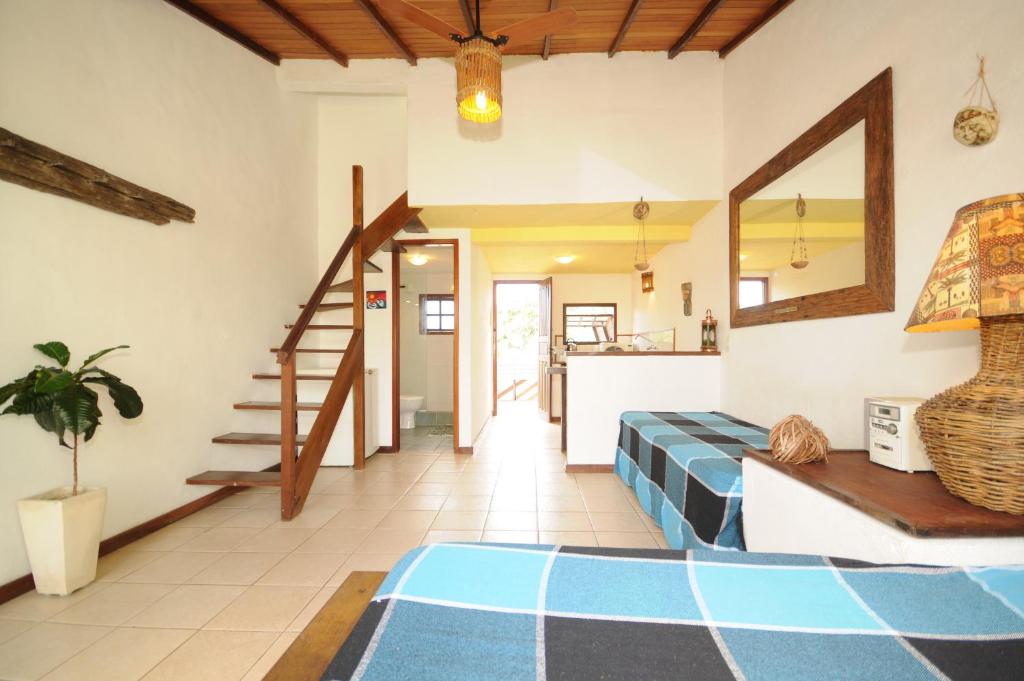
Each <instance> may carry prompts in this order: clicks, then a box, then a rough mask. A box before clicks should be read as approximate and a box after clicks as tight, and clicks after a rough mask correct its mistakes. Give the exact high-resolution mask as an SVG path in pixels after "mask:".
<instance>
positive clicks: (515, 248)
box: [481, 242, 665, 276]
mask: <svg viewBox="0 0 1024 681" xmlns="http://www.w3.org/2000/svg"><path fill="white" fill-rule="evenodd" d="M664 245H665V244H652V243H650V242H648V244H647V256H648V258H653V257H654V254H655V253H657V252H658V251H660V250H661V249H662V248H663V247H664ZM481 248H482V250H483V252H484V257H486V258H487V265H488V267H490V269H491V272H492V273H493V274H494V275H495V276H497V275H499V274H621V273H624V272H633V271H634V270H633V244H621V243H620V244H609V243H600V242H589V243H580V242H575V243H544V244H527V243H521V244H502V245H487V244H481ZM560 255H574V256H576V258H575V260H573V261H572V262H571V263H569V264H568V265H562V264H560V263H558V262H556V261H555V258H556V257H557V256H560Z"/></svg>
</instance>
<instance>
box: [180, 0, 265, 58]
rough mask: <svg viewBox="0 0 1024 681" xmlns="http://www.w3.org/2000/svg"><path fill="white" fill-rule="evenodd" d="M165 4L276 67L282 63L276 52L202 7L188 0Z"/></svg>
mask: <svg viewBox="0 0 1024 681" xmlns="http://www.w3.org/2000/svg"><path fill="white" fill-rule="evenodd" d="M165 2H167V4H169V5H173V6H174V7H177V8H178V9H180V10H181V11H182V12H184V13H185V14H187V15H189V16H190V17H192V18H193V19H195V20H196V21H199V22H200V23H203V24H206V25H207V26H209V27H210V28H212V29H213V30H215V31H217V33H220V34H221V35H222V36H224V37H225V38H229V39H231V40H234V41H235V42H236V43H238V44H239V45H241V46H242V47H244V48H245V49H247V50H249V51H250V52H252V53H253V54H256V55H259V56H260V57H263V58H264V59H266V60H267V61H269V62H270V63H271V64H273V65H274V66H277V65H278V64H280V63H281V57H280V56H278V55H277V54H276V53H275V52H271V51H270V50H268V49H267V48H265V47H263V46H262V45H260V44H259V43H258V42H256V41H255V40H253V39H252V38H250V37H249V36H247V35H245V34H243V33H242V32H241V31H238V30H237V29H235V28H232V27H231V26H228V25H227V24H225V23H224V22H223V21H221V20H220V19H218V18H217V17H215V16H213V15H212V14H210V13H209V12H207V11H206V10H205V9H202V8H201V7H196V6H195V5H193V4H192V3H191V2H189V1H188V0H165Z"/></svg>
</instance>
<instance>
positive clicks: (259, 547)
mask: <svg viewBox="0 0 1024 681" xmlns="http://www.w3.org/2000/svg"><path fill="white" fill-rule="evenodd" d="M316 532H317V530H315V529H313V528H309V527H294V528H285V529H278V528H274V527H269V528H267V529H265V530H262V531H261V532H260V533H259V534H257V535H254V536H252V537H250V538H249V539H246V540H245V541H244V542H242V543H241V544H239V545H238V546H236V547H235V549H234V550H235V551H243V552H247V553H248V552H255V553H290V552H291V551H294V550H295V548H296V547H297V546H299V545H300V544H302V542H304V541H306V540H307V539H309V538H310V537H312V536H313V535H314V534H316Z"/></svg>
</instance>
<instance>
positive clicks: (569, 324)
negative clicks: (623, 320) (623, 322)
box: [562, 303, 618, 345]
mask: <svg viewBox="0 0 1024 681" xmlns="http://www.w3.org/2000/svg"><path fill="white" fill-rule="evenodd" d="M615 314H616V306H615V304H614V303H587V304H582V303H566V304H565V306H564V307H563V308H562V322H563V324H562V327H563V329H564V331H563V334H564V336H565V342H566V343H568V342H569V341H575V342H576V343H577V344H581V345H585V344H588V343H604V342H606V341H608V342H613V343H614V342H615V340H616V339H617V337H618V321H617V320H616V318H615Z"/></svg>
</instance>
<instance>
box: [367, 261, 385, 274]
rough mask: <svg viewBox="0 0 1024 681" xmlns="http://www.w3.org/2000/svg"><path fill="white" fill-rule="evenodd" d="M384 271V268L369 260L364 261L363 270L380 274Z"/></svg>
mask: <svg viewBox="0 0 1024 681" xmlns="http://www.w3.org/2000/svg"><path fill="white" fill-rule="evenodd" d="M383 271H384V270H382V269H381V268H379V267H377V266H376V265H374V264H373V263H372V262H370V261H369V260H366V261H364V262H363V272H370V273H371V274H380V273H381V272H383Z"/></svg>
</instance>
